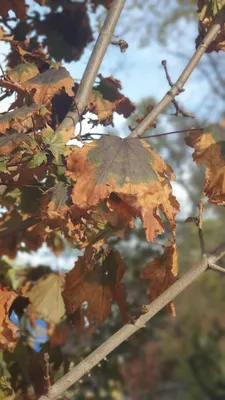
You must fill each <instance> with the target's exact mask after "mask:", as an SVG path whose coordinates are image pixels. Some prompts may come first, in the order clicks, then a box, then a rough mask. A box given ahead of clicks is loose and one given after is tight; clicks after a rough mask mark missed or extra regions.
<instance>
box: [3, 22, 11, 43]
mask: <svg viewBox="0 0 225 400" xmlns="http://www.w3.org/2000/svg"><path fill="white" fill-rule="evenodd" d="M0 40H5V41H6V42H11V41H12V40H13V36H12V35H8V34H7V33H6V32H5V31H4V29H3V28H2V26H0Z"/></svg>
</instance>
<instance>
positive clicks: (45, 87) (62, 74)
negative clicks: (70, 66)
mask: <svg viewBox="0 0 225 400" xmlns="http://www.w3.org/2000/svg"><path fill="white" fill-rule="evenodd" d="M22 86H23V87H24V88H25V89H26V90H27V91H30V92H32V93H33V100H34V102H35V103H37V104H45V103H47V102H48V101H49V100H50V99H51V98H52V97H53V96H54V94H55V93H56V92H58V90H60V89H62V88H64V89H65V91H66V93H67V94H68V95H69V96H74V92H73V90H72V88H73V87H74V82H73V79H72V78H71V76H70V74H69V72H68V71H67V70H66V69H65V68H64V67H59V68H58V69H56V68H49V69H48V70H47V71H45V72H43V73H42V74H40V75H38V76H36V77H34V78H32V79H29V80H28V81H26V82H24V83H23V84H22Z"/></svg>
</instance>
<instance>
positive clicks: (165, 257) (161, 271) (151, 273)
mask: <svg viewBox="0 0 225 400" xmlns="http://www.w3.org/2000/svg"><path fill="white" fill-rule="evenodd" d="M177 273H178V267H177V250H176V245H175V244H173V245H172V246H169V247H166V248H165V251H164V253H163V254H162V255H161V257H159V258H156V259H155V260H153V261H151V262H150V263H148V264H147V265H146V266H145V267H144V268H143V270H142V271H141V278H143V279H150V281H151V282H150V284H149V289H148V291H147V293H148V294H149V296H150V299H151V300H155V299H156V298H157V297H158V296H160V294H161V293H163V292H164V291H165V290H166V289H168V287H170V286H171V285H172V284H173V283H174V282H175V281H176V280H177ZM168 307H169V310H170V311H171V313H172V314H173V315H175V309H174V304H173V302H170V303H169V304H168Z"/></svg>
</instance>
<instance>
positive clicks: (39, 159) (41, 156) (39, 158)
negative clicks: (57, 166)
mask: <svg viewBox="0 0 225 400" xmlns="http://www.w3.org/2000/svg"><path fill="white" fill-rule="evenodd" d="M46 162H47V156H46V154H45V153H43V152H41V151H38V152H37V153H36V154H35V155H34V156H33V158H32V160H30V161H29V163H28V167H29V168H37V167H39V166H40V165H41V164H42V163H46Z"/></svg>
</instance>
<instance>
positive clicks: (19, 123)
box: [0, 104, 48, 133]
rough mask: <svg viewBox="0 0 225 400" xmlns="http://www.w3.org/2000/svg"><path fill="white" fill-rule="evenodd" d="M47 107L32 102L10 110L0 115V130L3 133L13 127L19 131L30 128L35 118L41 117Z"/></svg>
mask: <svg viewBox="0 0 225 400" xmlns="http://www.w3.org/2000/svg"><path fill="white" fill-rule="evenodd" d="M47 112H48V111H47V109H46V108H45V107H42V106H40V105H38V104H32V105H31V106H30V107H27V106H23V107H20V108H18V109H16V110H14V111H12V112H8V113H6V114H2V115H1V116H0V132H1V133H5V132H6V131H7V129H9V128H13V129H16V131H17V132H18V133H19V132H25V131H26V130H28V129H30V128H31V129H32V128H33V125H34V121H36V118H38V117H40V118H43V117H44V115H45V114H46V113H47Z"/></svg>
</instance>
